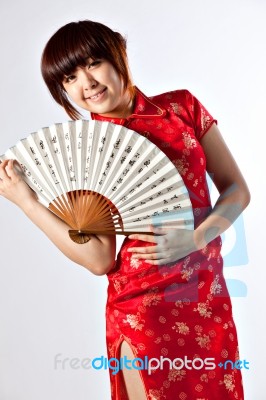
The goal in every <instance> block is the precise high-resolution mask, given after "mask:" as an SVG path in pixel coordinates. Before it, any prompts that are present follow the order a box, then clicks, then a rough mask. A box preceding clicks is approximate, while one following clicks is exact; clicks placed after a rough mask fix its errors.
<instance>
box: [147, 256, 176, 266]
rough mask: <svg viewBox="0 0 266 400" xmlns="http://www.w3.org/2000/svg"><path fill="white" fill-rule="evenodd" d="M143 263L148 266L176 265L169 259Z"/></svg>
mask: <svg viewBox="0 0 266 400" xmlns="http://www.w3.org/2000/svg"><path fill="white" fill-rule="evenodd" d="M145 263H147V264H150V265H158V266H159V265H169V266H170V265H173V264H175V263H176V261H174V260H172V259H171V258H165V257H164V258H161V259H159V260H158V259H157V260H145Z"/></svg>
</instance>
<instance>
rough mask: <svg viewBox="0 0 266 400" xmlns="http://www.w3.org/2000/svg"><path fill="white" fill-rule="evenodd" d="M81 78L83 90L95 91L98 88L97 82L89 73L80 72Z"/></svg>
mask: <svg viewBox="0 0 266 400" xmlns="http://www.w3.org/2000/svg"><path fill="white" fill-rule="evenodd" d="M80 78H81V84H82V87H83V90H86V91H87V90H90V89H94V88H95V87H96V86H97V81H96V80H95V79H94V77H93V76H92V74H91V73H90V72H88V71H85V70H82V72H80Z"/></svg>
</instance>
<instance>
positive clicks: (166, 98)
mask: <svg viewBox="0 0 266 400" xmlns="http://www.w3.org/2000/svg"><path fill="white" fill-rule="evenodd" d="M191 98H193V95H192V94H191V93H190V91H189V90H187V89H177V90H172V91H170V92H165V93H161V94H157V95H155V96H149V99H150V100H152V101H154V102H155V103H156V102H163V103H168V104H169V103H171V102H179V103H186V102H188V101H191Z"/></svg>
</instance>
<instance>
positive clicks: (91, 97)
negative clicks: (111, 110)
mask: <svg viewBox="0 0 266 400" xmlns="http://www.w3.org/2000/svg"><path fill="white" fill-rule="evenodd" d="M106 89H107V88H104V89H103V90H101V91H100V92H98V93H97V94H94V95H93V96H90V97H87V99H89V100H98V99H99V98H100V97H101V95H102V94H103V93H104V92H105V91H106Z"/></svg>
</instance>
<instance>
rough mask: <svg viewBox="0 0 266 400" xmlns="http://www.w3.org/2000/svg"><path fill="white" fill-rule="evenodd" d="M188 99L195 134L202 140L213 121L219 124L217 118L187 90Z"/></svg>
mask: <svg viewBox="0 0 266 400" xmlns="http://www.w3.org/2000/svg"><path fill="white" fill-rule="evenodd" d="M186 101H187V107H188V110H189V113H190V116H191V119H192V123H193V125H194V129H195V136H196V138H197V139H198V140H200V139H202V138H203V136H204V135H205V133H206V132H207V131H208V129H209V128H210V127H211V126H212V124H213V123H216V124H217V120H216V119H214V118H213V117H212V115H211V114H210V113H209V112H208V111H207V110H206V108H205V107H204V106H203V105H202V104H201V103H200V101H199V100H198V99H197V98H196V97H195V96H193V95H192V94H191V93H190V92H189V91H186Z"/></svg>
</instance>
